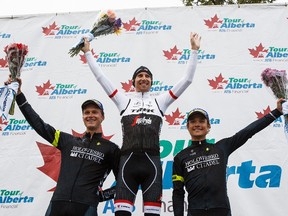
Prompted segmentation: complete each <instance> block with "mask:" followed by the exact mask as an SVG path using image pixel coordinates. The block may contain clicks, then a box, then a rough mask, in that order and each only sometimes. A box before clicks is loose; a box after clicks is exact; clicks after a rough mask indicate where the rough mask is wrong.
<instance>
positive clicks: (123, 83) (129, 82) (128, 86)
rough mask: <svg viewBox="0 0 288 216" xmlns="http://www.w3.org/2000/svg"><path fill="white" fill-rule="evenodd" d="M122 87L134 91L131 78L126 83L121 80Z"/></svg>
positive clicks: (126, 90)
mask: <svg viewBox="0 0 288 216" xmlns="http://www.w3.org/2000/svg"><path fill="white" fill-rule="evenodd" d="M121 85H122V89H124V90H125V92H134V91H135V88H134V86H133V84H132V80H128V83H125V82H121Z"/></svg>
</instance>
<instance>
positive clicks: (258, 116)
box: [255, 106, 271, 119]
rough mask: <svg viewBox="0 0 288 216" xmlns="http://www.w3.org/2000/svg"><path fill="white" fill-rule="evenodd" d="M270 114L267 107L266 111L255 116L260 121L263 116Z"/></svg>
mask: <svg viewBox="0 0 288 216" xmlns="http://www.w3.org/2000/svg"><path fill="white" fill-rule="evenodd" d="M270 112H271V109H270V106H268V107H267V108H266V109H263V113H262V112H255V113H256V115H257V118H258V119H260V118H262V117H263V116H265V115H267V114H268V113H270Z"/></svg>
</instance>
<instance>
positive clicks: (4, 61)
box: [0, 58, 8, 68]
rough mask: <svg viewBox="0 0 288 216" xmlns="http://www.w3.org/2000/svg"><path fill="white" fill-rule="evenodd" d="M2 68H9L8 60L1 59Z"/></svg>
mask: <svg viewBox="0 0 288 216" xmlns="http://www.w3.org/2000/svg"><path fill="white" fill-rule="evenodd" d="M0 67H2V68H4V67H8V63H7V58H5V59H4V58H2V59H0Z"/></svg>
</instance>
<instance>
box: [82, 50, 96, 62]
mask: <svg viewBox="0 0 288 216" xmlns="http://www.w3.org/2000/svg"><path fill="white" fill-rule="evenodd" d="M91 53H92V55H93V57H94V58H96V59H97V58H98V56H99V55H96V54H95V52H94V50H93V49H92V50H91ZM80 60H81V61H82V63H83V64H86V63H87V59H86V57H85V55H84V54H83V55H81V54H80Z"/></svg>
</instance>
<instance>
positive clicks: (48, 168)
mask: <svg viewBox="0 0 288 216" xmlns="http://www.w3.org/2000/svg"><path fill="white" fill-rule="evenodd" d="M36 143H37V145H38V148H39V150H40V152H41V155H42V157H43V160H44V165H43V166H42V167H37V169H38V170H40V171H41V172H43V173H44V174H45V175H47V176H49V177H50V178H52V179H53V180H54V181H55V182H57V181H58V177H59V171H60V165H61V152H60V150H59V149H57V148H55V147H53V146H51V145H46V144H42V143H40V142H36ZM54 190H55V187H54V188H51V189H50V190H49V191H54Z"/></svg>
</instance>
